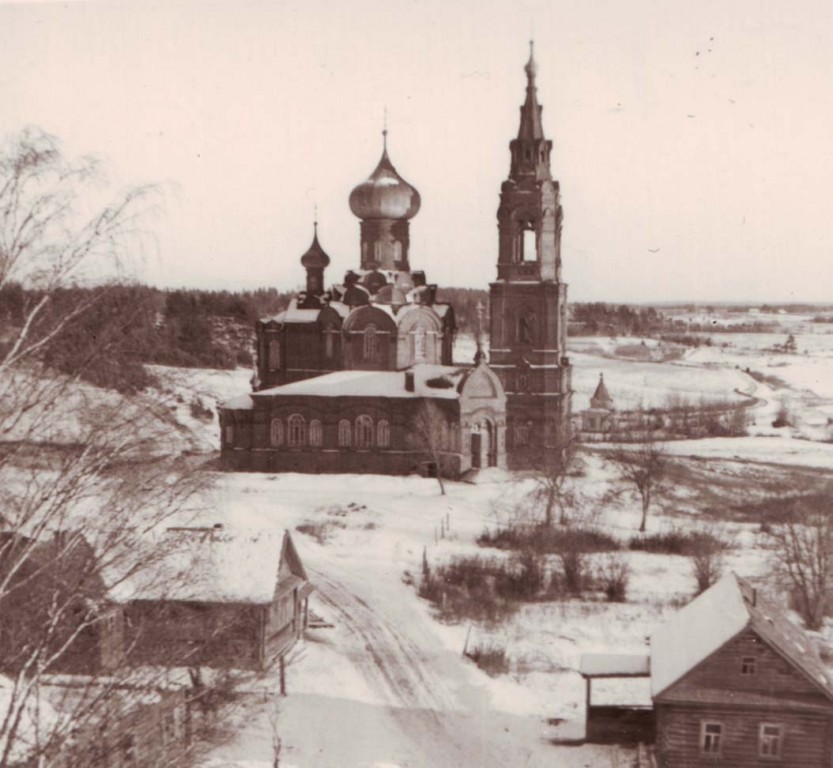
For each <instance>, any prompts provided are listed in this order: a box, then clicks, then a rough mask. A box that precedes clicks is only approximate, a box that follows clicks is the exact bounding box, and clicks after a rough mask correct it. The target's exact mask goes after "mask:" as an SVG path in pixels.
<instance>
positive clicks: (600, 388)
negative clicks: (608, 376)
mask: <svg viewBox="0 0 833 768" xmlns="http://www.w3.org/2000/svg"><path fill="white" fill-rule="evenodd" d="M590 407H591V408H601V409H604V410H610V409H611V408H612V407H613V398H612V397H611V396H610V392H608V391H607V387H606V386H605V378H604V374H603V373H601V374H599V383H598V385H597V386H596V391H595V392H594V393H593V397H591V398H590Z"/></svg>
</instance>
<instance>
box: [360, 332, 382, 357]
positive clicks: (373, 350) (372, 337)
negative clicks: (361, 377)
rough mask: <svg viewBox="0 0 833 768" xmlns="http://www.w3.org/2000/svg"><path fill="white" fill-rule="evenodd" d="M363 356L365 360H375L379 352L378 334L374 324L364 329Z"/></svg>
mask: <svg viewBox="0 0 833 768" xmlns="http://www.w3.org/2000/svg"><path fill="white" fill-rule="evenodd" d="M363 342H364V343H363V349H362V353H363V357H364V359H365V360H375V359H376V357H377V356H378V354H379V335H378V333H377V332H376V326H375V325H368V326H367V328H365V329H364V339H363Z"/></svg>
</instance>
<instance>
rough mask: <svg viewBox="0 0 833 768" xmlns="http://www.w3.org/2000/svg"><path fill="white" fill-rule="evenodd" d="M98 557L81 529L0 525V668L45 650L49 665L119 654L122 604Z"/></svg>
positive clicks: (68, 668) (56, 667)
mask: <svg viewBox="0 0 833 768" xmlns="http://www.w3.org/2000/svg"><path fill="white" fill-rule="evenodd" d="M98 564H99V558H98V555H97V554H96V552H95V550H94V548H93V547H92V546H91V544H90V543H89V542H88V540H87V539H86V537H85V536H84V535H83V534H82V533H80V532H79V531H58V532H55V533H50V534H45V535H44V536H43V537H39V538H33V537H30V536H24V535H23V534H20V533H16V532H10V531H3V532H0V582H2V583H4V584H5V585H6V586H5V587H4V589H3V590H2V594H0V669H2V670H5V671H8V672H14V671H17V670H19V669H20V668H21V667H23V666H24V665H26V664H27V663H31V659H32V657H33V654H35V653H43V652H45V657H46V658H47V659H48V660H49V661H48V663H47V668H46V670H45V671H47V672H65V673H92V672H96V671H102V670H108V669H113V668H115V667H117V666H118V665H119V664H120V663H121V662H122V660H123V653H122V651H123V643H122V634H121V633H122V622H121V609H120V607H119V606H118V605H116V604H115V603H114V602H113V601H111V600H110V599H109V597H108V594H107V587H106V584H105V582H104V580H103V578H102V574H101V573H100V570H99V568H98ZM39 645H42V646H43V647H42V648H41V649H40V650H39V648H38V646H39Z"/></svg>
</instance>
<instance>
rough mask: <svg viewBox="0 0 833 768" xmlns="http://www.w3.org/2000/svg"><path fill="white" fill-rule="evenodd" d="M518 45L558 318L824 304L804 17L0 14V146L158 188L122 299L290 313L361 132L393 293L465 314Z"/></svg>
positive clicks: (585, 7)
mask: <svg viewBox="0 0 833 768" xmlns="http://www.w3.org/2000/svg"><path fill="white" fill-rule="evenodd" d="M531 36H534V38H535V54H536V59H537V61H538V64H539V73H538V97H539V101H540V102H541V103H542V104H543V105H544V112H543V119H544V129H545V132H546V134H547V136H548V138H550V139H551V140H552V141H553V143H554V150H553V159H552V171H553V175H554V177H555V178H557V179H558V180H559V181H560V183H561V192H562V203H563V206H564V213H565V223H564V231H563V240H562V257H563V264H564V267H563V278H564V280H565V281H566V282H568V283H569V284H570V289H569V295H570V297H571V299H572V300H575V301H626V302H659V301H680V300H685V301H704V302H709V301H715V302H716V301H751V302H762V301H827V300H833V292H832V291H831V285H833V224H831V220H833V196H831V194H830V184H831V180H833V88H831V86H830V81H829V78H830V73H831V72H833V3H830V2H829V0H792V2H785V0H698V2H691V1H690V0H627V1H625V0H582V2H566V1H564V0H549V1H547V2H538V1H537V0H341V1H340V2H336V1H335V0H333V1H329V0H307V1H304V2H274V1H273V2H265V1H264V2H246V1H245V0H243V1H240V0H233V1H228V0H226V1H223V2H219V1H213V0H204V1H202V2H199V1H197V0H190V1H182V2H179V1H177V0H160V1H159V2H150V1H143V0H135V1H132V2H116V1H113V2H98V3H93V2H90V3H85V2H63V3H50V2H19V1H17V2H10V1H8V0H6V1H5V2H4V1H3V0H0V137H3V138H5V137H8V136H11V135H13V134H14V133H16V132H17V131H19V130H20V129H21V128H22V127H24V126H26V125H38V126H41V127H43V128H44V129H46V130H47V131H49V132H50V133H53V134H55V135H56V136H58V137H59V138H60V139H61V140H62V142H63V146H64V148H65V150H66V152H67V153H68V154H69V155H79V154H95V155H97V156H99V157H101V158H103V160H104V161H105V164H106V167H107V168H108V171H109V176H110V179H111V181H112V183H113V184H114V185H117V186H118V185H125V184H133V183H145V182H158V183H160V184H161V185H162V188H163V189H164V190H165V192H164V200H165V204H164V209H165V215H164V217H163V218H162V219H161V220H159V221H156V222H154V224H153V226H154V229H155V231H156V233H157V241H158V252H156V253H154V254H152V255H150V256H148V258H147V259H146V260H145V261H144V263H143V264H142V266H141V268H140V272H139V275H138V277H139V278H140V279H142V280H144V281H146V282H149V283H151V284H155V285H162V286H192V287H204V288H227V289H241V288H254V287H267V286H274V287H277V288H280V289H291V288H294V287H296V286H298V285H300V284H301V283H302V281H303V271H302V269H301V266H300V263H299V258H300V256H301V254H302V253H303V252H304V251H305V250H306V249H307V247H308V246H309V244H310V240H311V236H312V222H313V218H314V210H315V207H316V206H317V211H318V221H319V235H320V240H321V244H322V245H323V247H324V248H325V250H326V251H327V252H328V253H329V255H330V257H331V259H332V263H331V266H330V268H329V270H328V272H327V280H328V282H329V281H333V282H336V281H340V280H341V278H342V277H343V275H344V272H345V271H346V270H347V269H349V268H351V267H357V266H358V263H359V222H358V220H357V219H356V218H355V217H354V216H353V215H352V214H351V212H350V210H349V207H348V205H347V199H348V196H349V193H350V190H351V189H352V188H353V187H354V186H355V185H357V184H358V183H360V182H361V181H362V180H364V179H365V178H366V177H367V176H368V175H369V174H370V173H371V172H372V171H373V169H374V168H375V166H376V163H377V162H378V159H379V156H380V154H381V142H382V137H381V130H382V127H383V121H384V114H385V110H387V124H388V129H389V137H388V146H389V150H390V155H391V159H392V160H393V162H394V164H395V165H396V167H397V169H398V171H399V172H400V174H401V175H402V176H403V177H404V178H405V179H407V180H408V181H409V182H410V183H411V184H413V185H414V186H416V187H417V189H418V190H419V191H420V194H421V197H422V209H421V211H420V213H419V214H418V215H417V216H416V217H415V218H414V219H413V220H412V222H411V258H410V261H411V265H412V268H414V269H424V270H425V271H426V272H427V274H428V279H429V280H430V281H431V282H436V283H439V284H440V285H441V286H442V285H455V286H468V287H481V288H486V287H487V286H488V283H489V282H490V281H491V280H493V279H495V277H496V269H495V264H496V261H497V246H498V241H497V222H496V212H497V206H498V194H499V191H500V183H501V181H503V180H504V179H505V178H506V176H507V174H508V171H509V149H508V143H509V141H510V140H511V139H512V138H513V136H514V135H515V133H516V132H517V128H518V118H519V111H518V110H519V107H520V105H521V103H522V102H523V98H524V88H525V75H524V69H523V67H524V64H525V63H526V60H527V57H528V40H529V39H530V37H531Z"/></svg>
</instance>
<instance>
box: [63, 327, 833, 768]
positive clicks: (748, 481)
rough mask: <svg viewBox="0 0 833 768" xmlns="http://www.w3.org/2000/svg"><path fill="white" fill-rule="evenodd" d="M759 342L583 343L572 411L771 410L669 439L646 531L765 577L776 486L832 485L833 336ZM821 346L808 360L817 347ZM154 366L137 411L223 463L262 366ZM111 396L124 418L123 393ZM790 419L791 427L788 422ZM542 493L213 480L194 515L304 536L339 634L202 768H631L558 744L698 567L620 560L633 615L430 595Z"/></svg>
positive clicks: (605, 517)
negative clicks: (229, 429)
mask: <svg viewBox="0 0 833 768" xmlns="http://www.w3.org/2000/svg"><path fill="white" fill-rule="evenodd" d="M761 336H762V335H761V334H722V335H721V341H725V342H726V343H727V345H726V346H720V347H717V346H711V347H700V348H699V349H684V350H680V351H672V352H670V353H669V352H668V351H667V350H662V349H659V345H657V344H656V343H655V342H652V341H651V340H646V342H645V344H644V345H642V344H641V340H638V339H637V340H633V339H597V338H593V339H577V340H574V341H572V342H571V357H572V360H573V363H574V365H575V369H574V388H575V390H576V394H575V396H574V410H576V411H580V410H581V409H582V408H583V407H586V405H587V403H588V401H589V397H590V395H591V394H592V392H593V389H595V386H596V383H597V381H598V375H599V373H601V372H603V373H604V375H605V381H606V383H607V386H608V388H609V390H610V392H611V394H612V395H613V397H614V399H615V400H616V403H617V406H618V407H620V408H625V407H637V406H640V405H641V406H643V407H652V406H658V407H662V406H663V405H666V404H667V403H668V401H669V398H671V399H676V401H677V402H679V401H681V400H682V401H686V400H687V401H689V402H691V403H695V404H696V403H699V402H701V401H703V400H712V401H719V400H726V399H731V398H733V397H734V398H738V399H740V398H741V397H742V396H741V395H739V394H738V392H742V393H744V394H747V395H752V396H754V397H756V398H757V399H758V400H759V404H758V406H757V407H755V408H753V409H751V413H752V415H753V417H754V420H755V423H754V424H753V425H752V427H751V430H750V431H751V434H750V436H749V437H745V438H733V439H730V438H714V439H707V440H694V441H680V442H674V443H669V444H668V445H667V447H668V450H669V453H671V454H672V456H673V457H674V462H675V466H676V475H675V483H674V486H673V487H672V488H671V489H670V491H669V492H668V493H667V494H666V498H664V499H663V500H662V503H661V504H660V505H658V506H657V508H656V509H655V510H654V511H652V513H651V515H650V517H649V521H648V530H649V533H659V532H673V531H681V530H682V531H685V530H702V529H703V527H704V526H707V527H708V528H709V529H710V530H712V531H716V532H717V533H719V534H720V535H721V536H723V537H724V538H725V539H726V540H727V541H728V542H729V543H730V549H729V550H728V551H727V553H726V562H725V566H726V568H727V569H731V570H734V571H736V572H737V573H739V574H740V575H742V576H746V577H750V578H752V579H760V578H762V577H764V576H765V575H766V574H767V573H768V572H769V570H770V568H771V562H770V558H769V555H768V552H767V548H766V537H765V535H764V534H763V533H762V532H761V526H760V521H759V520H756V519H754V515H752V514H750V513H747V512H744V511H743V510H744V509H747V507H748V505H749V504H751V503H754V502H755V501H758V500H763V499H766V498H767V495H768V494H770V493H772V492H773V489H775V488H777V487H778V485H779V484H781V483H787V484H791V485H792V486H793V487H798V488H802V487H809V486H810V484H812V483H816V482H818V481H823V480H825V479H827V478H829V477H830V476H831V472H833V443H828V442H825V441H826V440H827V439H829V437H830V435H829V429H828V427H829V425H828V424H827V422H826V418H827V417H826V415H825V414H826V413H827V409H830V413H831V414H833V385H831V383H830V382H831V381H833V375H831V374H833V368H831V366H833V343H832V344H828V343H827V342H833V336H831V335H828V334H821V333H807V334H806V338H805V335H801V334H798V335H797V336H796V340H797V344H798V354H790V355H788V354H784V353H781V352H766V351H764V350H767V349H769V348H770V347H771V345H773V344H775V343H781V342H782V341H783V339H784V338H785V334H780V333H774V334H769V335H764V336H765V338H762V337H761ZM724 337H725V338H724ZM808 339H812V341H813V344H812V345H811V344H810V341H809V340H808ZM805 345H806V348H807V349H812V354H806V355H805V354H804V353H803V349H804V348H805ZM473 350H474V345H473V343H472V342H471V340H470V339H468V340H466V339H461V340H460V345H459V346H458V349H457V351H456V353H455V354H456V359H457V360H466V359H470V357H471V354H469V353H472V354H473ZM644 350H647V351H644ZM634 354H636V355H637V356H638V357H637V358H635V357H634V356H633V355H634ZM665 358H667V359H665ZM747 369H749V371H747ZM152 372H153V373H154V375H155V376H156V377H157V379H158V381H159V386H158V388H157V389H155V390H153V391H150V392H147V393H143V394H142V395H141V396H140V397H139V398H138V399H137V401H136V402H135V403H134V405H138V406H139V407H143V404H147V405H153V408H154V409H155V410H154V413H156V414H158V418H156V419H154V420H153V424H154V427H153V428H154V429H155V430H158V431H159V432H166V431H167V432H169V433H170V435H171V442H170V444H169V445H170V446H171V447H170V450H171V451H172V453H174V454H178V453H181V452H187V453H191V454H198V456H199V455H204V456H205V457H206V458H208V457H212V456H214V455H215V451H216V449H217V446H218V434H217V432H218V430H217V419H216V408H217V405H218V403H221V402H223V401H225V400H227V399H229V398H231V397H233V396H236V395H238V394H240V393H242V392H245V391H247V390H248V388H249V379H250V376H251V372H250V371H249V370H245V369H238V370H236V371H201V370H183V369H174V368H163V367H154V368H153V369H152ZM73 397H74V398H76V399H72V398H70V397H68V398H67V399H66V400H65V401H59V402H57V403H54V404H52V405H51V407H52V408H53V409H55V412H56V413H57V414H58V415H60V414H62V413H64V412H75V411H78V410H80V409H78V408H77V405H78V403H81V404H87V403H90V402H95V401H96V397H97V394H96V392H95V391H93V389H92V388H80V389H79V390H78V391H77V392H76V393H75V395H73ZM78 398H80V400H79V399H78ZM102 398H103V399H101V400H100V402H102V403H106V404H107V405H108V406H110V407H118V405H119V403H118V397H117V396H115V395H106V396H102ZM782 406H786V408H787V409H788V410H789V412H790V420H791V422H792V425H791V426H786V427H780V428H775V427H773V426H772V420H773V419H774V417H775V414H776V413H777V412H778V410H779V409H781V408H782ZM209 411H215V413H213V414H212V413H209ZM58 421H60V423H61V431H60V433H56V435H55V436H54V437H55V439H60V440H63V441H67V442H72V440H73V439H77V434H76V433H77V432H79V431H80V430H81V427H82V426H83V425H82V424H81V423H80V422H78V421H73V420H72V419H69V418H68V419H66V420H64V419H63V417H62V418H61V419H60V420H58ZM583 453H584V461H585V465H584V468H583V475H582V477H581V478H580V479H579V480H577V482H576V488H575V489H576V497H577V503H578V506H579V508H581V509H582V510H584V512H585V513H586V514H587V515H588V516H589V517H592V518H593V520H594V522H595V524H597V525H598V526H600V527H601V528H602V529H604V530H605V531H606V532H608V533H609V534H611V535H612V536H613V537H615V538H616V539H618V540H619V541H620V542H621V543H622V545H623V547H626V545H627V542H628V540H629V539H630V538H631V537H632V536H633V535H634V533H635V531H636V528H637V526H638V522H639V515H640V510H639V508H638V504H637V502H636V500H635V499H634V498H632V497H631V496H629V495H627V494H625V495H621V496H619V497H617V499H616V500H613V501H612V500H610V498H609V497H608V496H607V495H606V494H607V491H610V490H611V489H613V487H614V486H615V485H616V473H615V471H614V470H613V469H612V467H611V466H610V465H609V464H608V463H606V462H605V448H604V446H596V447H593V448H590V449H586V450H585V451H584V452H583ZM531 488H532V481H531V480H530V479H529V478H526V479H524V478H521V477H517V476H514V477H513V476H510V475H508V474H501V473H495V475H494V476H493V477H492V482H484V483H481V484H478V485H468V484H460V483H449V484H448V494H447V495H446V496H441V495H440V494H439V491H438V487H437V484H436V482H435V481H433V480H428V479H422V478H417V477H378V476H367V475H364V476H356V475H325V476H314V475H303V474H282V475H266V474H243V473H213V472H207V473H206V490H205V493H204V496H203V499H202V501H201V503H200V504H197V505H196V508H197V510H198V511H197V512H196V513H194V512H193V511H192V512H191V513H190V514H196V515H197V518H196V520H195V519H194V518H193V517H188V519H187V520H185V519H183V521H182V522H183V523H186V522H187V523H188V524H194V523H198V524H205V525H214V524H216V523H221V524H223V525H224V526H228V527H241V528H247V529H269V530H282V529H289V530H290V531H292V533H293V538H294V540H295V543H296V545H297V547H298V550H299V552H300V554H301V557H302V559H303V561H304V563H305V565H306V567H307V569H308V571H309V575H310V578H311V580H312V581H313V583H314V584H315V586H316V592H315V594H314V596H313V598H312V608H313V610H314V611H315V613H317V614H319V615H320V616H321V617H323V618H324V619H325V620H326V621H328V622H330V623H331V624H332V625H333V627H332V628H325V629H314V630H310V631H309V633H308V636H307V638H306V639H305V641H304V642H302V643H301V644H299V646H298V647H297V648H296V649H295V650H294V651H293V654H292V658H291V663H290V665H289V669H288V688H289V693H290V695H289V696H288V697H286V698H280V697H277V696H276V695H275V692H276V687H277V682H276V679H275V673H274V672H271V673H270V674H269V675H267V677H266V678H265V679H261V680H256V681H253V682H252V683H251V685H252V686H253V692H252V695H251V696H249V697H247V698H246V700H245V704H244V705H243V706H242V708H241V709H239V710H238V711H236V712H235V714H234V721H233V722H232V723H230V725H229V732H228V736H229V738H228V739H227V740H226V741H224V743H222V744H220V745H218V746H217V747H216V749H215V750H214V751H213V753H212V754H211V755H210V756H209V758H208V759H207V762H206V763H205V765H206V766H211V768H229V767H233V768H271V766H272V742H273V737H274V733H275V730H276V729H277V731H278V732H279V735H280V737H281V739H282V754H281V765H282V766H284V768H287V767H290V768H292V767H294V768H329V766H333V767H334V768H335V766H338V767H339V768H343V767H345V766H346V767H348V768H352V767H353V766H355V767H356V768H405V767H406V766H431V768H445V767H446V766H449V767H453V768H460V767H461V766H466V767H467V766H478V767H479V766H495V767H496V768H497V766H500V768H503V767H504V766H507V765H525V766H529V767H530V768H537V767H538V766H552V765H562V766H566V768H572V767H573V766H575V767H576V768H578V767H579V766H582V767H584V766H587V767H589V766H593V768H596V767H600V768H607V766H611V768H612V767H613V766H617V765H625V764H627V762H626V761H627V759H628V756H629V755H630V753H629V751H628V750H627V749H623V748H616V747H600V746H590V745H584V746H566V745H564V744H562V743H559V742H560V741H563V740H565V739H570V738H577V737H578V738H580V737H581V735H582V734H583V729H584V683H583V680H582V679H581V677H580V676H579V674H578V672H577V668H578V663H579V659H580V656H581V654H582V653H587V652H616V653H640V652H644V651H645V648H646V645H645V639H646V637H647V636H648V635H650V633H651V632H652V631H653V629H654V628H655V627H656V626H657V625H658V624H659V623H660V622H661V621H662V620H663V617H664V616H667V615H668V614H669V612H670V611H673V610H675V608H676V607H678V606H679V605H681V604H683V603H685V602H686V601H687V600H688V599H690V597H691V595H692V593H693V591H694V587H695V581H694V578H693V575H692V572H691V567H690V563H689V562H688V560H687V559H686V558H684V557H682V556H674V555H665V554H654V553H649V552H643V551H629V550H627V548H624V549H623V550H622V551H623V552H624V553H625V555H626V556H627V559H628V563H629V566H630V569H631V575H630V581H629V585H628V602H626V603H623V604H612V603H605V602H599V601H595V600H566V601H562V602H540V603H532V604H527V605H525V606H523V607H522V608H521V609H520V610H519V611H517V613H515V614H513V615H512V616H511V617H510V618H508V619H507V620H505V621H504V622H502V623H500V624H497V625H483V624H477V623H468V622H459V623H451V624H449V623H443V622H441V621H440V620H439V619H438V618H437V616H436V615H435V613H434V611H433V609H432V608H431V606H430V605H429V604H428V603H427V602H425V601H424V600H422V599H420V598H419V597H418V596H417V593H416V585H415V582H416V581H417V580H418V578H419V574H420V573H421V569H422V561H423V555H425V557H426V558H427V560H428V562H429V564H430V565H431V567H432V568H433V567H436V566H438V565H442V564H444V563H447V562H449V561H450V560H451V559H452V558H454V557H457V556H460V555H465V554H474V553H477V554H486V555H487V556H493V557H502V556H503V554H502V553H500V552H497V551H490V550H484V549H483V548H481V547H478V546H477V544H476V539H477V537H478V536H479V535H480V534H481V533H482V532H483V531H484V530H485V529H491V528H494V527H496V526H499V525H501V524H504V523H506V522H507V521H508V520H509V519H511V517H512V515H513V514H514V513H515V512H514V510H516V509H517V508H518V506H519V505H524V504H527V503H528V502H527V500H526V499H527V494H528V493H529V491H530V490H531ZM745 505H747V506H745ZM730 509H731V512H732V513H731V514H729V511H730ZM594 557H596V556H594ZM591 565H592V563H591ZM825 637H826V634H825ZM467 644H468V647H469V648H472V647H475V646H482V647H497V648H501V649H505V652H506V658H507V660H508V671H507V672H506V673H503V674H498V675H496V676H489V675H487V674H486V673H485V672H484V671H482V670H481V669H479V668H478V667H477V666H476V665H475V664H474V663H473V662H472V661H471V660H469V659H468V658H466V657H465V656H464V655H463V649H464V647H465V646H466V645H467ZM594 692H595V695H596V696H597V697H598V698H597V699H596V700H597V703H601V700H603V701H605V702H607V703H636V704H642V703H647V700H648V699H647V690H646V687H645V684H644V681H630V682H627V683H622V682H615V683H611V684H608V685H607V686H605V685H602V684H599V686H598V687H596V686H594ZM276 713H277V714H276Z"/></svg>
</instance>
